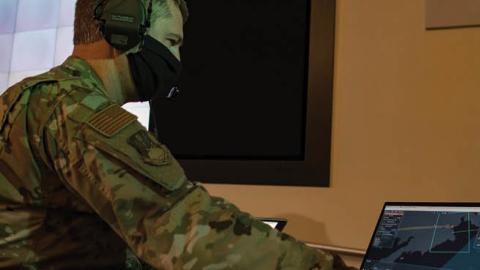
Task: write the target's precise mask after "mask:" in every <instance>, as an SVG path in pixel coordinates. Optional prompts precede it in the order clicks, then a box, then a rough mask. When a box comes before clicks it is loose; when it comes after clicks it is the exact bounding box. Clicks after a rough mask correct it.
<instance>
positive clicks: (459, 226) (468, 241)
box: [361, 203, 480, 270]
mask: <svg viewBox="0 0 480 270" xmlns="http://www.w3.org/2000/svg"><path fill="white" fill-rule="evenodd" d="M479 228H480V204H465V205H460V204H452V205H447V204H442V205H435V204H419V205H412V204H408V205H395V204H390V203H387V204H386V205H385V207H384V209H383V212H382V214H381V216H380V219H379V221H378V224H377V227H376V229H375V232H374V234H373V237H372V240H371V242H370V246H369V248H368V250H367V254H366V256H365V258H364V260H363V263H362V267H361V269H363V270H474V269H480V235H479Z"/></svg>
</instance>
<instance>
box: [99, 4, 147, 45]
mask: <svg viewBox="0 0 480 270" xmlns="http://www.w3.org/2000/svg"><path fill="white" fill-rule="evenodd" d="M152 2H153V0H150V1H149V4H148V9H147V10H145V5H144V4H143V0H97V4H96V6H95V11H94V12H95V14H94V18H95V19H96V20H97V21H98V22H99V23H100V31H101V33H102V35H103V37H104V38H105V40H106V41H107V42H108V43H109V44H110V45H111V46H112V47H114V48H116V49H118V50H121V51H126V50H129V49H131V48H133V47H135V46H136V45H138V44H141V43H143V38H144V35H145V32H146V31H147V28H149V27H150V16H151V14H152Z"/></svg>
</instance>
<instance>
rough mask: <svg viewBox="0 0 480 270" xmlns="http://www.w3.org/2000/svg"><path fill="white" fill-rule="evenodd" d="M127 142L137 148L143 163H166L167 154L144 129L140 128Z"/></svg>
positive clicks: (158, 164)
mask: <svg viewBox="0 0 480 270" xmlns="http://www.w3.org/2000/svg"><path fill="white" fill-rule="evenodd" d="M128 143H129V144H130V145H131V146H133V147H134V148H135V149H137V151H138V153H139V154H140V155H141V156H142V159H143V161H144V162H145V163H148V164H150V165H155V166H160V165H163V164H166V163H168V154H167V152H166V151H165V150H164V149H163V147H162V145H161V144H160V143H159V142H157V141H155V139H153V138H152V136H151V135H150V134H148V132H147V131H146V130H140V131H138V132H137V133H135V134H133V135H132V136H131V137H130V138H128Z"/></svg>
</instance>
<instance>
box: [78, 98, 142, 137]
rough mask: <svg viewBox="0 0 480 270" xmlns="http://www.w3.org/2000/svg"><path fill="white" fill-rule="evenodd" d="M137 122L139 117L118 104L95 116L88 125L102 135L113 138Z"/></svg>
mask: <svg viewBox="0 0 480 270" xmlns="http://www.w3.org/2000/svg"><path fill="white" fill-rule="evenodd" d="M135 120H137V116H135V115H134V114H131V113H129V112H128V111H126V110H125V109H123V108H122V107H120V106H119V105H117V104H112V105H110V106H108V107H107V108H105V109H103V110H101V111H100V112H98V113H96V114H94V115H93V116H92V118H90V120H88V122H87V123H88V124H89V125H90V126H91V127H92V128H93V129H95V130H96V131H98V132H100V133H101V134H103V135H105V136H107V137H112V136H113V135H115V134H117V133H118V132H119V131H120V130H122V129H123V128H125V127H126V126H128V125H129V124H131V123H132V122H134V121H135Z"/></svg>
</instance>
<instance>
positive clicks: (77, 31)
mask: <svg viewBox="0 0 480 270" xmlns="http://www.w3.org/2000/svg"><path fill="white" fill-rule="evenodd" d="M107 1H108V0H106V1H105V2H107ZM138 1H143V3H144V4H145V5H146V4H147V3H148V0H138ZM151 1H153V5H154V6H156V8H154V9H153V11H152V17H151V20H152V21H154V20H156V19H158V18H163V17H170V16H172V13H171V11H170V8H169V6H168V1H170V0H151ZM171 1H173V2H174V3H175V4H176V5H177V6H178V7H179V9H180V12H181V13H182V17H183V22H184V23H185V22H186V21H187V19H188V8H187V3H186V2H185V0H171ZM97 3H98V0H77V3H76V5H75V20H74V23H73V44H74V45H78V44H88V43H93V42H96V41H99V40H101V39H102V38H103V36H102V33H101V32H100V24H99V22H98V21H97V20H95V18H94V13H95V8H96V6H97Z"/></svg>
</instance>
